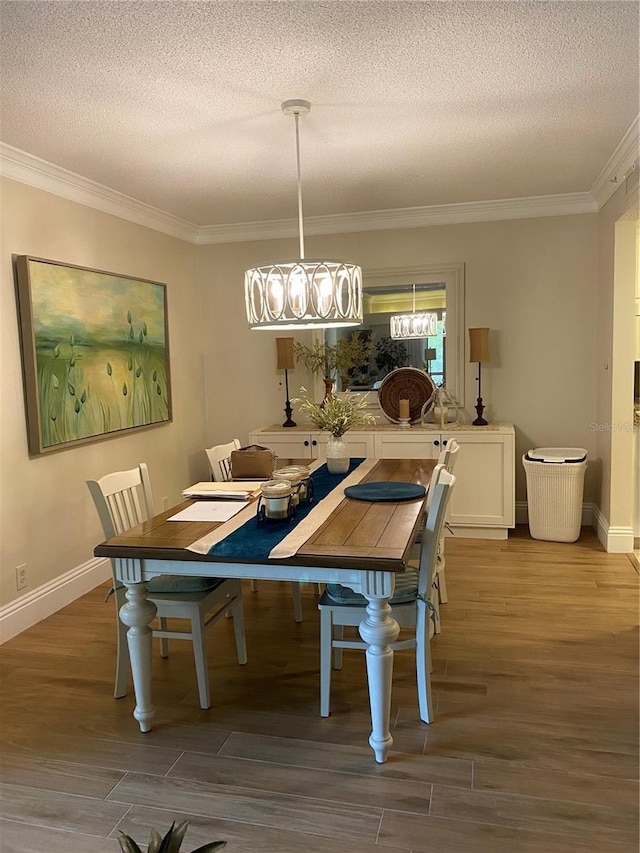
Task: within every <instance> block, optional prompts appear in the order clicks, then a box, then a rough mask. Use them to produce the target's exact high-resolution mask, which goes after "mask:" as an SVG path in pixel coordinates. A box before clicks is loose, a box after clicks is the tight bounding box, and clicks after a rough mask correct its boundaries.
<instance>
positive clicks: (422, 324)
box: [389, 284, 438, 340]
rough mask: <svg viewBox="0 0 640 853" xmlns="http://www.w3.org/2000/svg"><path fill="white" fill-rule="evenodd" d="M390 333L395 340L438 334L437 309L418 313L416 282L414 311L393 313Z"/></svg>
mask: <svg viewBox="0 0 640 853" xmlns="http://www.w3.org/2000/svg"><path fill="white" fill-rule="evenodd" d="M389 334H390V335H391V337H392V338H394V340H405V339H406V338H429V337H431V336H432V335H437V334H438V315H437V314H436V312H435V311H418V313H416V286H415V284H414V285H413V311H412V312H411V314H392V315H391V317H390V318H389Z"/></svg>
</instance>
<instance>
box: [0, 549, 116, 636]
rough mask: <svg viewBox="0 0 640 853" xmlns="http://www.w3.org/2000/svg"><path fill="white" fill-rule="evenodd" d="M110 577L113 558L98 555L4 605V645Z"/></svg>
mask: <svg viewBox="0 0 640 853" xmlns="http://www.w3.org/2000/svg"><path fill="white" fill-rule="evenodd" d="M110 577H111V565H110V563H109V560H105V559H102V558H98V557H94V558H93V559H91V560H87V562H86V563H82V565H80V566H77V567H76V568H75V569H71V570H70V571H68V572H65V573H64V574H63V575H60V577H57V578H54V580H52V581H49V583H46V584H44V585H43V586H40V587H38V589H34V590H33V592H28V593H27V594H26V595H23V596H21V597H20V598H17V599H16V600H15V601H12V602H11V603H10V604H7V605H6V606H5V607H2V608H0V645H1V644H2V643H6V642H7V640H10V639H11V638H12V637H15V636H17V635H18V634H21V633H22V631H26V630H27V628H31V626H32V625H35V624H37V623H38V622H41V621H42V620H43V619H46V618H47V616H51V614H52V613H55V612H56V611H58V610H60V609H61V608H62V607H66V605H67V604H71V602H72V601H75V600H76V598H80V596H81V595H84V594H85V593H87V592H90V590H92V589H95V587H97V586H98V585H99V584H101V583H104V582H105V581H106V580H108V579H109V578H110Z"/></svg>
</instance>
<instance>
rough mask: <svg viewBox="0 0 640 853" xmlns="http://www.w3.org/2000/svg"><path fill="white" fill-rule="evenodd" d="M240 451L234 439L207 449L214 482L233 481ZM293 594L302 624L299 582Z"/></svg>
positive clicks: (254, 583)
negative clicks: (235, 452) (234, 460)
mask: <svg viewBox="0 0 640 853" xmlns="http://www.w3.org/2000/svg"><path fill="white" fill-rule="evenodd" d="M239 449H240V441H239V440H238V439H237V438H234V439H233V441H230V442H228V443H227V444H216V445H214V446H213V447H208V448H206V453H207V457H208V459H209V465H210V466H211V473H212V474H213V479H214V480H230V479H231V452H232V451H233V450H239ZM257 591H258V582H257V581H256V580H255V578H252V579H251V592H257ZM291 594H292V596H293V618H294V619H295V621H296V622H302V587H301V584H300V583H299V582H298V581H291Z"/></svg>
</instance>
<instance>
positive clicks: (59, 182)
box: [0, 142, 198, 243]
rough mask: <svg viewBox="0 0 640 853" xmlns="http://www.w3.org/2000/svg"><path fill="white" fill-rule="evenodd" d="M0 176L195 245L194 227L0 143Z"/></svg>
mask: <svg viewBox="0 0 640 853" xmlns="http://www.w3.org/2000/svg"><path fill="white" fill-rule="evenodd" d="M0 175H3V176H4V177H5V178H11V180H13V181H19V182H20V183H22V184H27V185H28V186H30V187H36V189H39V190H44V191H45V192H48V193H52V195H57V196H60V198H66V199H68V200H69V201H75V202H77V203H78V204H84V205H86V206H87V207H92V208H94V209H95V210H100V211H102V213H110V214H111V215H112V216H119V217H120V218H121V219H127V220H128V221H129V222H135V223H136V224H137V225H144V226H145V227H146V228H152V229H154V230H155V231H162V232H163V233H164V234H169V235H170V236H171V237H177V238H178V239H180V240H186V241H188V242H190V243H195V242H197V239H196V238H197V232H198V227H197V226H196V225H193V224H192V223H191V222H187V221H186V220H184V219H179V218H178V217H177V216H172V215H171V214H169V213H165V212H164V211H163V210H158V208H156V207H152V206H151V205H150V204H145V203H144V202H142V201H138V200H137V199H135V198H131V197H130V196H128V195H125V194H124V193H120V192H117V190H112V189H110V188H109V187H105V186H104V185H103V184H99V183H97V182H96V181H92V180H90V179H89V178H83V177H82V175H77V174H76V173H75V172H70V171H68V170H67V169H63V168H61V167H60V166H56V165H54V164H53V163H49V162H48V161H47V160H41V159H40V157H34V156H33V154H28V153H27V152H26V151H21V150H20V149H19V148H13V147H12V146H11V145H6V144H5V143H3V142H0Z"/></svg>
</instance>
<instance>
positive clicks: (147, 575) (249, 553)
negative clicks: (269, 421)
mask: <svg viewBox="0 0 640 853" xmlns="http://www.w3.org/2000/svg"><path fill="white" fill-rule="evenodd" d="M307 464H308V463H307ZM434 465H435V461H434V460H432V459H373V458H371V459H369V458H367V459H351V461H350V465H349V470H348V471H347V472H346V473H345V474H341V475H337V474H331V473H329V472H328V471H327V467H326V464H325V460H322V459H320V460H317V461H315V462H314V463H313V465H312V471H311V478H312V480H313V481H314V488H313V499H312V500H311V501H310V502H309V504H308V505H307V504H306V503H305V502H304V501H300V503H299V505H298V507H297V511H296V515H295V516H294V517H293V518H289V519H286V520H285V521H272V520H271V519H264V520H262V521H260V519H259V517H258V513H257V512H256V509H257V503H258V501H257V500H252V501H250V502H248V503H247V504H246V505H243V507H242V509H240V510H239V511H238V512H237V513H236V514H235V515H233V516H232V518H230V519H229V520H227V521H224V522H211V521H175V520H171V519H172V517H173V516H175V515H176V514H177V513H178V512H180V511H182V510H184V509H188V508H189V507H190V506H191V505H192V504H193V503H194V502H193V501H192V500H190V499H186V500H184V501H182V502H181V503H179V504H177V505H176V506H174V507H172V508H171V509H167V510H165V511H163V512H161V513H159V514H157V515H155V516H154V517H153V518H150V519H148V520H147V521H144V522H143V523H142V524H139V525H138V526H137V527H134V528H132V529H130V530H127V531H126V532H124V533H121V534H119V535H117V536H113V537H112V538H110V539H108V540H107V541H105V542H103V543H101V544H100V545H98V546H97V547H96V548H95V550H94V554H95V555H96V556H97V557H107V558H109V559H111V560H113V561H114V565H115V574H116V577H117V578H118V580H119V581H120V582H121V583H122V584H124V585H125V586H126V587H127V591H126V599H127V601H126V603H125V604H124V605H123V607H122V608H121V610H120V619H121V620H122V622H123V623H124V624H125V625H126V626H127V627H128V632H127V639H128V645H129V653H130V660H131V670H132V676H133V685H134V691H135V702H136V705H135V709H134V712H133V716H134V717H135V719H136V720H137V722H138V724H139V726H140V729H141V731H143V732H147V731H150V730H151V727H152V720H153V717H154V706H153V701H152V683H151V654H152V629H151V627H150V626H151V623H152V621H153V619H154V617H155V615H156V607H155V604H154V603H153V602H152V601H150V600H149V599H148V597H147V589H146V581H148V580H150V579H151V578H153V577H155V576H157V575H174V576H176V575H182V576H204V577H225V578H246V579H258V580H260V579H265V580H275V581H300V582H312V583H325V584H328V583H338V584H341V585H342V586H346V587H349V588H350V589H352V590H354V591H355V592H359V593H361V594H362V595H363V596H364V597H365V598H366V600H367V607H366V617H365V618H364V619H363V621H362V622H361V624H360V626H359V631H360V636H361V637H362V640H363V641H364V643H365V644H366V665H367V680H368V687H369V702H370V709H371V735H370V737H369V744H370V746H371V748H372V749H373V752H374V755H375V759H376V761H377V762H379V763H383V762H384V761H386V759H387V753H388V751H389V749H390V748H391V746H392V744H393V738H392V736H391V733H390V715H391V684H392V672H393V649H392V648H391V645H392V643H393V642H394V641H395V640H396V639H397V638H398V635H399V630H400V629H399V626H398V623H397V622H396V621H395V619H394V618H393V612H392V608H391V605H390V604H389V601H390V599H391V597H392V596H393V592H394V588H395V579H396V576H397V574H398V573H400V572H404V571H406V569H407V566H408V562H409V557H410V554H411V551H412V546H414V543H415V542H416V540H417V538H418V534H419V532H420V530H421V526H422V523H423V517H424V512H425V508H424V504H425V499H424V496H418V497H414V498H413V499H399V498H398V497H393V496H392V497H388V498H386V499H385V497H384V490H383V492H382V494H381V495H380V494H376V497H375V499H373V500H362V499H355V498H353V497H349V495H348V494H345V490H347V491H348V492H350V491H352V487H353V486H362V485H364V484H371V483H376V484H382V483H396V484H397V483H411V484H417V485H420V486H423V487H424V488H425V490H426V489H427V488H428V485H429V480H430V478H431V472H432V470H433V467H434ZM377 488H378V490H379V489H380V486H379V485H377ZM357 491H358V490H357V489H356V490H355V491H354V494H355V492H357ZM373 491H374V492H375V488H374V490H373ZM389 491H390V493H393V492H396V491H397V488H396V489H393V488H392V489H390V490H389ZM414 491H416V492H418V491H421V490H414ZM248 651H249V656H250V654H251V650H250V649H249V650H248Z"/></svg>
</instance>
